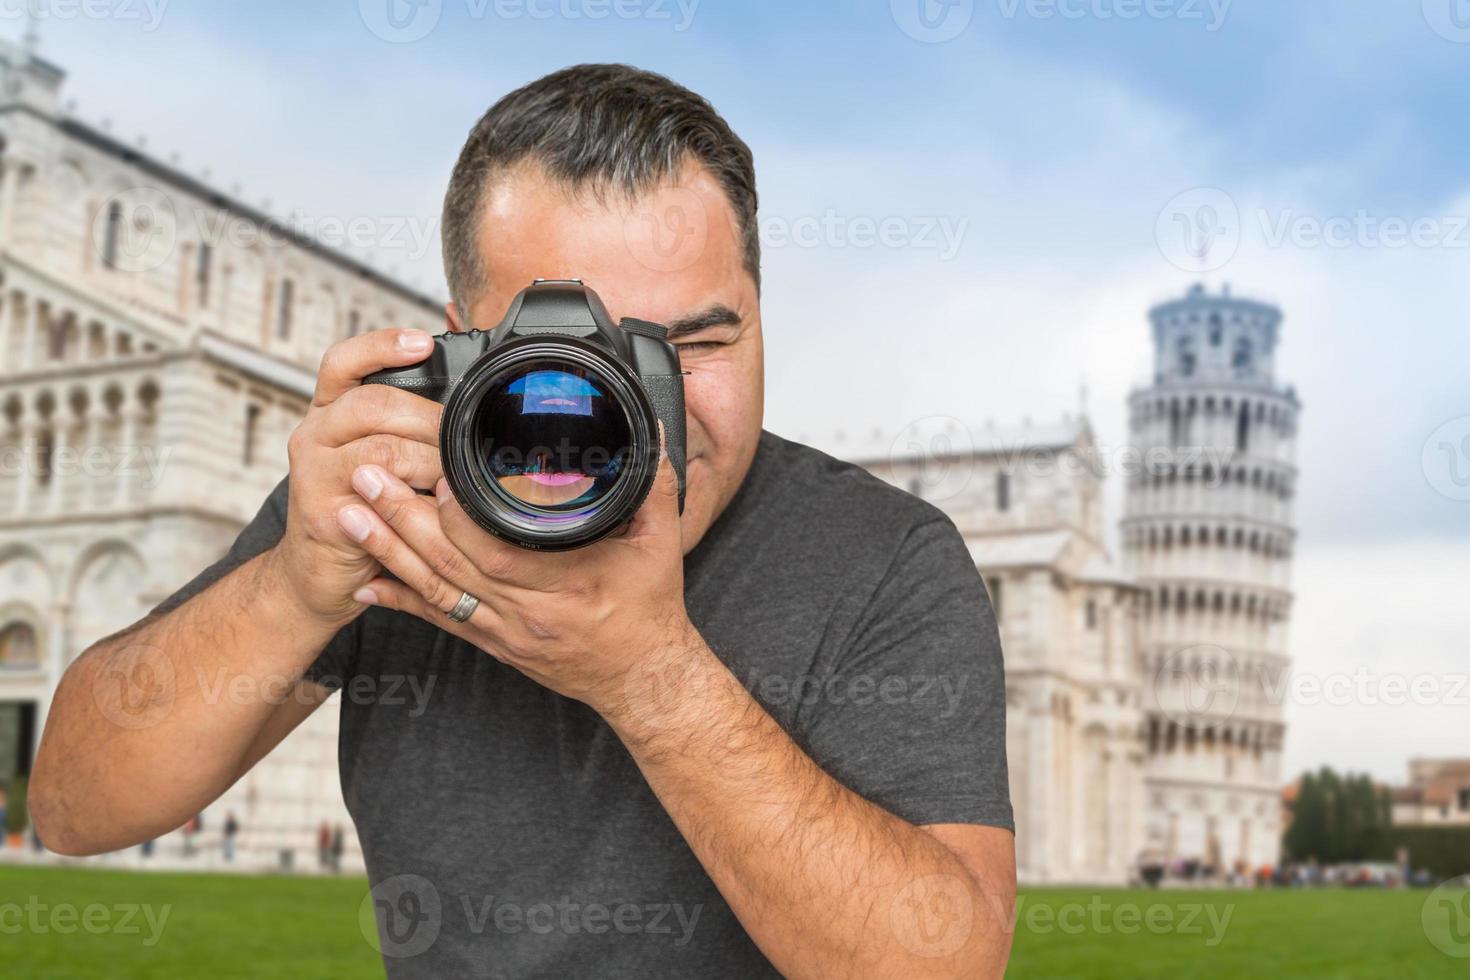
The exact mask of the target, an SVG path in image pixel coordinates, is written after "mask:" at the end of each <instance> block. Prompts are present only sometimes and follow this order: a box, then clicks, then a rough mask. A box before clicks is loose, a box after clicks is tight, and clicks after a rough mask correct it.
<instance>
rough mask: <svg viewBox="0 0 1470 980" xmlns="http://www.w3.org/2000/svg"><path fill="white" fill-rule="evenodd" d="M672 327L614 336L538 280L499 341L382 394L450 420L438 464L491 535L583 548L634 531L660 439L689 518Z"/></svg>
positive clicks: (406, 375) (588, 302) (465, 337)
mask: <svg viewBox="0 0 1470 980" xmlns="http://www.w3.org/2000/svg"><path fill="white" fill-rule="evenodd" d="M667 335H668V331H667V329H666V328H664V327H663V326H661V325H659V324H656V323H650V322H648V321H644V320H638V319H634V318H631V317H627V318H624V319H623V320H622V321H620V322H619V323H617V324H614V323H613V322H612V319H611V318H610V317H609V316H608V313H607V309H606V308H605V307H604V306H603V304H602V301H601V299H599V298H598V296H597V294H596V293H594V292H593V291H592V290H591V289H588V288H587V287H586V286H584V285H583V284H582V282H581V281H580V280H575V279H567V280H543V279H538V280H536V281H535V282H534V283H532V284H531V286H529V287H528V288H526V289H524V290H522V291H521V292H520V294H519V295H517V296H516V298H515V300H514V301H513V302H512V303H511V305H510V309H509V310H507V311H506V314H505V317H504V319H503V320H502V321H501V322H500V324H499V325H498V326H496V327H494V328H493V329H490V330H470V331H468V332H466V333H445V334H442V335H440V336H438V337H436V338H435V343H434V350H433V353H432V354H430V355H429V358H428V359H427V360H425V361H423V362H421V363H419V364H416V365H412V366H409V367H405V368H398V369H393V370H387V371H379V372H377V373H376V374H373V375H370V376H368V377H367V378H365V379H363V380H364V383H365V384H386V385H392V386H393V387H396V388H401V389H403V390H405V391H411V392H413V393H415V394H418V395H422V396H423V397H425V398H429V399H432V400H434V401H436V402H439V403H440V404H442V405H443V406H444V417H443V420H442V422H441V424H440V431H439V451H440V455H441V458H442V461H443V465H444V476H445V479H446V480H447V481H448V483H449V488H450V490H451V491H452V492H453V494H454V496H455V498H456V499H457V500H458V501H459V503H460V505H461V506H462V507H463V508H464V510H465V512H466V513H468V514H469V515H470V516H471V517H472V518H473V519H474V520H475V522H476V523H477V524H479V525H480V526H481V527H482V528H484V529H485V530H486V531H489V532H490V533H492V534H495V535H497V536H498V537H501V538H504V539H505V540H508V541H511V542H513V543H515V544H517V545H519V546H521V547H523V548H529V549H534V550H556V551H560V550H567V549H570V548H578V547H582V546H584V545H587V544H591V543H592V542H594V541H597V540H600V539H601V538H603V537H606V536H607V535H609V534H612V533H615V532H616V531H617V530H619V529H620V528H621V527H623V526H624V525H626V524H627V522H628V520H630V519H631V518H632V516H633V514H634V512H636V511H637V509H638V507H639V506H641V505H642V503H643V501H644V499H645V498H646V497H647V496H648V492H649V490H650V489H651V488H652V486H653V480H654V476H655V473H656V471H657V468H658V461H659V438H658V425H659V423H662V424H663V430H664V448H665V451H666V452H667V453H668V457H669V462H670V464H671V465H672V466H673V469H674V474H675V476H676V477H677V479H678V484H679V511H680V513H682V512H683V510H684V490H685V473H684V459H685V430H684V426H685V420H684V378H683V373H682V371H681V370H680V368H679V354H678V351H677V350H675V348H674V345H673V344H671V343H669V341H668V339H667Z"/></svg>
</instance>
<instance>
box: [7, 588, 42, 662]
mask: <svg viewBox="0 0 1470 980" xmlns="http://www.w3.org/2000/svg"><path fill="white" fill-rule="evenodd" d="M46 632H47V631H46V620H45V619H44V617H42V616H41V613H40V611H39V610H37V609H36V608H35V607H33V606H29V605H26V604H23V603H18V602H7V603H3V604H0V675H3V673H4V672H5V671H7V670H38V669H40V668H41V667H43V666H44V665H45V663H46Z"/></svg>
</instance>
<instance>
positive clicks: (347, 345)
mask: <svg viewBox="0 0 1470 980" xmlns="http://www.w3.org/2000/svg"><path fill="white" fill-rule="evenodd" d="M433 349H434V338H433V336H432V335H430V334H427V333H425V332H424V331H422V330H374V331H372V332H371V333H365V334H363V335H361V336H359V337H349V338H347V339H346V340H343V341H341V342H339V343H336V344H333V345H332V346H331V347H329V348H327V353H326V354H325V355H323V357H322V365H321V367H320V368H319V369H318V370H317V375H316V394H315V395H314V396H313V397H312V400H311V403H312V405H314V406H316V407H317V408H322V407H324V406H326V405H330V404H332V402H334V401H336V400H337V399H338V398H341V397H342V395H343V394H344V393H346V392H348V391H351V390H352V389H353V388H356V387H357V386H358V385H360V384H362V379H363V378H365V377H367V376H368V375H370V374H372V373H373V372H374V371H381V370H383V369H384V368H396V367H407V366H408V365H410V364H417V363H419V362H420V361H422V360H424V359H425V358H427V357H428V356H429V353H430V352H431V351H432V350H433Z"/></svg>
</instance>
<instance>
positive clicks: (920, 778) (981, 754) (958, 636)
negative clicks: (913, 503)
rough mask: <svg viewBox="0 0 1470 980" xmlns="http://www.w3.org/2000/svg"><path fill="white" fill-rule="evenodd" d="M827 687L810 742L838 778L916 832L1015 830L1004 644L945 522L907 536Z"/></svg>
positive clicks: (809, 729) (960, 544)
mask: <svg viewBox="0 0 1470 980" xmlns="http://www.w3.org/2000/svg"><path fill="white" fill-rule="evenodd" d="M822 683H823V691H822V694H823V696H821V697H819V698H817V699H815V700H816V705H817V708H816V711H815V713H813V714H812V715H810V716H809V718H808V723H807V725H806V726H804V727H805V728H806V738H805V739H804V741H805V742H806V745H807V749H808V751H809V752H810V753H811V755H812V757H813V759H814V760H815V761H816V762H817V763H818V764H819V765H821V766H822V767H823V768H824V769H825V770H826V771H827V772H828V773H830V774H831V775H832V776H833V777H835V778H836V779H838V780H839V781H840V782H842V783H843V784H844V785H845V786H847V787H848V788H849V789H851V790H853V791H854V792H856V793H858V794H859V795H861V796H862V797H863V798H865V799H867V800H869V801H871V802H873V803H875V804H877V805H879V806H881V807H883V808H884V809H886V810H888V811H889V812H890V813H893V814H896V815H897V816H899V817H902V818H903V819H905V820H907V821H909V822H910V823H913V824H916V825H925V824H938V823H964V824H983V825H988V826H994V827H1003V828H1005V829H1007V830H1014V829H1015V823H1014V817H1013V814H1012V811H1011V801H1010V789H1009V784H1008V775H1007V770H1006V719H1005V709H1006V699H1005V670H1004V666H1003V664H1002V661H1001V649H1000V636H999V633H998V631H997V628H996V623H995V613H994V611H993V609H992V607H991V604H990V597H989V596H988V595H987V593H986V591H985V586H984V584H983V583H982V582H981V579H980V573H979V572H978V571H976V569H975V566H974V563H973V561H972V560H971V558H970V554H969V549H968V548H967V547H966V546H965V542H964V539H963V538H962V537H961V536H960V533H959V531H958V530H957V529H956V528H955V526H954V524H953V523H951V522H950V521H949V519H948V518H943V517H940V518H937V519H933V520H930V521H927V522H925V523H921V524H918V525H917V526H915V527H914V528H913V529H912V530H910V531H909V533H908V535H907V537H906V538H905V539H904V541H903V543H902V545H901V546H900V548H899V549H898V552H897V553H896V554H895V556H894V558H893V561H892V563H891V565H890V566H889V568H888V570H887V572H886V574H885V575H884V576H883V577H882V579H881V580H880V581H879V583H878V585H877V587H876V589H875V590H874V591H873V594H872V597H871V599H870V600H869V602H868V603H867V604H866V607H865V609H864V611H863V612H862V613H861V614H860V615H859V616H858V617H857V620H856V622H855V625H854V627H853V629H852V631H851V633H850V634H849V637H848V642H847V643H846V644H845V645H844V649H843V653H842V655H841V657H840V660H839V662H838V663H836V665H835V666H834V668H833V669H832V670H831V671H829V672H827V676H825V677H824V678H823V679H822Z"/></svg>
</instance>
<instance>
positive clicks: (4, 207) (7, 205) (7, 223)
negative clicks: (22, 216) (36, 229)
mask: <svg viewBox="0 0 1470 980" xmlns="http://www.w3.org/2000/svg"><path fill="white" fill-rule="evenodd" d="M0 166H3V167H4V170H3V173H0V246H6V245H9V244H10V239H11V234H12V232H13V231H14V230H15V202H16V198H17V196H18V192H19V191H20V171H21V164H20V162H19V161H18V160H16V159H15V158H14V157H11V158H10V159H8V160H5V161H4V162H3V164H0Z"/></svg>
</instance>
